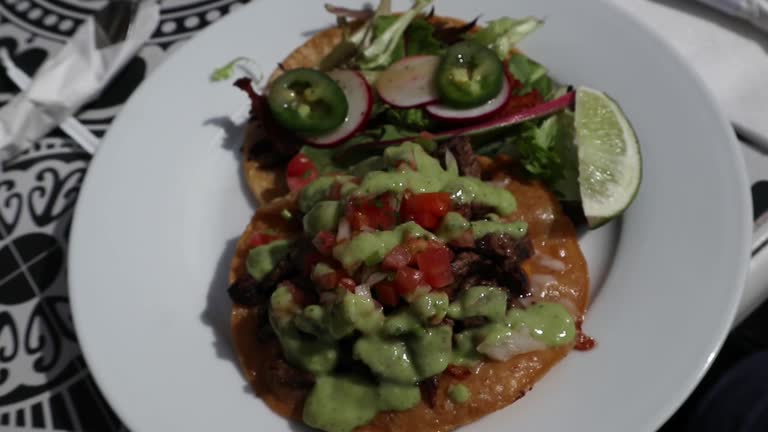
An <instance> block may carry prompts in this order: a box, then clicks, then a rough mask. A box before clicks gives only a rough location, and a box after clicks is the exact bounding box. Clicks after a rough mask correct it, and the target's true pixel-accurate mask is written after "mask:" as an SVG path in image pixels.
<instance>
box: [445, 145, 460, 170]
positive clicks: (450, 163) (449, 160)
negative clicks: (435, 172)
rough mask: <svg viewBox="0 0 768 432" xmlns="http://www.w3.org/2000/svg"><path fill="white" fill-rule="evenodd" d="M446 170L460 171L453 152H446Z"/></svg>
mask: <svg viewBox="0 0 768 432" xmlns="http://www.w3.org/2000/svg"><path fill="white" fill-rule="evenodd" d="M445 169H446V171H449V172H450V171H455V172H458V171H459V163H458V162H456V156H454V155H453V152H452V151H450V150H448V151H446V152H445Z"/></svg>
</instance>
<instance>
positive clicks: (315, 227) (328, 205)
mask: <svg viewBox="0 0 768 432" xmlns="http://www.w3.org/2000/svg"><path fill="white" fill-rule="evenodd" d="M339 218H341V203H340V202H338V201H320V202H318V203H317V204H315V205H314V206H312V208H311V209H310V210H309V212H307V214H305V215H304V219H303V221H302V222H303V223H304V232H305V233H307V234H308V235H310V236H312V237H314V236H315V235H316V234H317V233H319V232H320V231H329V232H335V231H336V228H337V227H338V226H339Z"/></svg>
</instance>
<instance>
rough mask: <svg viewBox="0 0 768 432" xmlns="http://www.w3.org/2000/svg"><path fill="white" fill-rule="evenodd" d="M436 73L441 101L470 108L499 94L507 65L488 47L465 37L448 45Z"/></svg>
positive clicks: (458, 106)
mask: <svg viewBox="0 0 768 432" xmlns="http://www.w3.org/2000/svg"><path fill="white" fill-rule="evenodd" d="M436 73H437V75H436V76H435V84H436V86H437V93H438V95H439V97H440V101H441V102H442V103H444V104H446V105H450V106H454V107H457V108H471V107H475V106H478V105H482V104H483V103H485V102H488V101H489V100H491V99H493V98H494V97H495V96H496V95H497V94H499V92H500V91H501V86H502V83H503V80H504V65H503V64H502V63H501V60H499V57H498V56H497V55H496V53H495V52H493V51H492V50H490V49H489V48H487V47H484V46H483V45H481V44H479V43H477V42H473V41H464V42H460V43H457V44H456V45H453V46H451V47H449V48H448V50H447V51H446V53H445V56H444V57H443V59H442V61H441V62H440V66H438V68H437V72H436Z"/></svg>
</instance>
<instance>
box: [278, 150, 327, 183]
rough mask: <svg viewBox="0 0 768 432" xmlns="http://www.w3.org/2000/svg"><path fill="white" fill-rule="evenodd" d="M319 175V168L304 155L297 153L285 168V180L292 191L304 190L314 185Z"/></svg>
mask: <svg viewBox="0 0 768 432" xmlns="http://www.w3.org/2000/svg"><path fill="white" fill-rule="evenodd" d="M318 175H320V174H319V172H318V170H317V166H316V165H315V163H314V162H312V159H310V158H308V157H307V155H305V154H304V153H297V154H296V156H294V157H293V159H291V161H290V162H288V166H287V167H286V168H285V180H286V182H287V183H288V189H290V190H291V191H296V190H299V189H302V188H303V187H304V186H306V185H308V184H310V183H312V181H314V180H315V179H316V178H317V177H318Z"/></svg>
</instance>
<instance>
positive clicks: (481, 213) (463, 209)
mask: <svg viewBox="0 0 768 432" xmlns="http://www.w3.org/2000/svg"><path fill="white" fill-rule="evenodd" d="M451 211H452V212H456V213H458V214H460V215H461V217H463V218H464V219H466V220H478V219H483V218H485V216H487V215H488V214H489V213H493V211H494V208H493V207H491V206H487V205H484V204H479V203H472V204H458V205H456V206H454V207H453V209H451Z"/></svg>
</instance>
